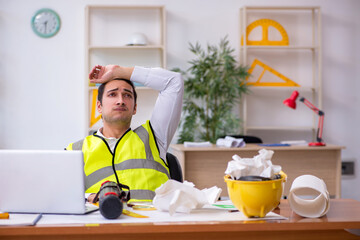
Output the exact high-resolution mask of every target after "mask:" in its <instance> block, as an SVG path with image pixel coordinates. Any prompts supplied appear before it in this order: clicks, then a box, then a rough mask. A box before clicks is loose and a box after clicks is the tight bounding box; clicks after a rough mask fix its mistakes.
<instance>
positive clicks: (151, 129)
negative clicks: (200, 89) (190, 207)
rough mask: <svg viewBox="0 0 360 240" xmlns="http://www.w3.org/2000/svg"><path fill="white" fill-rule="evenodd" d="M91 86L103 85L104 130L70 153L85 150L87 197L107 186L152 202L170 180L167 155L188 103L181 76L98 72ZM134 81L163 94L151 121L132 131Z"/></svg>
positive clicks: (137, 70) (154, 71) (116, 69)
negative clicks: (184, 101)
mask: <svg viewBox="0 0 360 240" xmlns="http://www.w3.org/2000/svg"><path fill="white" fill-rule="evenodd" d="M89 79H90V82H91V83H101V84H102V85H101V86H100V87H99V90H98V101H97V110H98V111H99V113H101V114H102V120H103V127H102V128H100V129H99V130H98V131H97V132H96V133H94V134H93V135H90V136H87V137H86V138H85V139H83V140H80V141H78V142H75V143H72V144H69V146H68V147H67V148H66V149H67V150H82V151H83V153H84V164H85V165H84V171H85V184H86V186H85V188H86V193H91V194H90V196H88V200H89V201H92V199H93V198H94V195H95V194H94V193H96V192H98V191H99V189H100V187H101V184H102V183H103V182H104V181H106V180H109V181H114V182H119V183H121V184H124V185H127V186H129V187H130V193H131V199H132V201H151V200H152V199H153V197H154V196H155V193H154V191H155V189H156V188H158V187H159V186H160V185H161V184H163V183H164V182H166V181H167V180H168V179H169V169H168V166H167V162H166V152H167V149H168V146H169V144H170V142H171V139H172V138H173V136H174V134H175V131H176V128H177V126H178V123H179V120H180V115H181V108H182V98H183V91H184V90H183V89H184V87H183V80H182V78H181V75H180V74H179V73H175V72H170V71H167V70H164V69H160V68H142V67H122V66H117V65H108V66H100V65H97V66H95V67H94V68H93V69H92V70H91V72H90V74H89ZM132 81H134V82H137V83H140V84H143V85H144V86H147V87H150V88H153V89H155V90H158V91H159V96H158V99H157V101H156V104H155V106H154V110H153V113H152V116H151V119H150V121H147V122H146V123H144V124H143V125H141V126H139V127H137V128H136V129H134V130H132V129H131V128H130V124H131V119H132V116H133V115H135V114H136V111H137V105H136V98H137V94H136V91H135V88H134V85H133V83H132Z"/></svg>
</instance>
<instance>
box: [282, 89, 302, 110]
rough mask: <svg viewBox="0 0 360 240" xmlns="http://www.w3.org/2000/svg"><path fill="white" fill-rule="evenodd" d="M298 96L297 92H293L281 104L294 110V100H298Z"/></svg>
mask: <svg viewBox="0 0 360 240" xmlns="http://www.w3.org/2000/svg"><path fill="white" fill-rule="evenodd" d="M298 96H299V92H298V91H294V92H293V93H292V94H291V96H290V97H289V98H288V99H285V100H284V101H283V104H285V105H286V106H288V107H290V108H293V109H296V99H297V98H298Z"/></svg>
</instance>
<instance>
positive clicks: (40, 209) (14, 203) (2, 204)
mask: <svg viewBox="0 0 360 240" xmlns="http://www.w3.org/2000/svg"><path fill="white" fill-rule="evenodd" d="M83 164H84V161H83V154H82V151H64V150H0V196H1V197H0V211H2V212H13V213H55V214H85V213H88V212H91V211H95V210H96V209H97V207H96V206H93V205H92V204H86V205H85V195H84V192H85V184H84V181H85V180H84V169H83V166H84V165H83Z"/></svg>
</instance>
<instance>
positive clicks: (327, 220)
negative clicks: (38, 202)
mask: <svg viewBox="0 0 360 240" xmlns="http://www.w3.org/2000/svg"><path fill="white" fill-rule="evenodd" d="M274 212H276V213H278V214H280V215H282V216H284V217H287V218H288V220H273V221H248V222H246V221H231V222H216V221H212V222H181V223H178V222H177V223H170V222H169V223H127V224H99V225H92V226H86V225H80V224H78V225H56V226H49V225H45V226H44V225H43V226H23V227H0V239H16V238H21V239H23V238H25V237H26V239H63V238H64V237H66V239H104V240H105V239H106V240H109V239H167V240H168V239H187V240H188V239H218V240H219V239H235V238H237V239H238V238H239V236H241V238H244V237H248V238H249V239H251V238H259V239H260V238H261V239H280V238H281V239H286V237H288V238H289V239H290V238H291V239H304V238H305V239H314V238H315V239H359V238H360V237H359V236H355V235H353V234H350V233H348V232H347V231H345V230H344V229H360V202H359V201H355V200H351V199H332V200H331V203H330V210H329V212H328V213H327V215H325V216H324V217H322V218H315V219H311V218H302V217H300V216H299V215H297V214H296V213H294V212H293V211H292V210H291V208H290V206H289V204H288V202H287V200H282V201H281V204H280V206H279V208H278V209H277V210H275V211H274ZM244 239H245V238H244Z"/></svg>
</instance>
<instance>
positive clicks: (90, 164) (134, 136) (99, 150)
mask: <svg viewBox="0 0 360 240" xmlns="http://www.w3.org/2000/svg"><path fill="white" fill-rule="evenodd" d="M67 149H68V150H82V151H83V152H84V163H85V167H84V171H85V175H87V176H85V189H86V192H89V193H90V192H97V191H98V190H99V186H100V184H101V183H102V182H103V181H105V180H110V181H116V178H115V174H114V170H113V167H112V165H111V163H112V161H115V164H114V166H115V169H116V172H117V175H118V177H119V181H120V183H123V184H125V185H128V186H129V187H130V193H131V199H133V200H135V201H136V200H140V201H143V200H145V201H146V200H152V199H153V198H154V196H155V192H154V191H155V189H156V188H157V187H159V186H160V185H161V184H163V183H164V182H166V181H167V180H168V179H169V178H170V174H169V170H168V168H167V165H166V163H165V162H164V161H163V160H162V159H161V158H160V155H159V150H158V147H157V145H156V140H155V137H154V135H153V132H152V129H151V126H150V123H149V122H147V123H146V124H143V125H142V126H140V127H138V128H136V129H135V130H134V131H129V132H127V133H125V134H124V136H123V137H122V138H121V139H120V140H119V141H118V142H117V144H116V146H115V149H114V151H115V156H114V154H113V153H112V152H111V151H110V149H109V147H108V144H107V142H106V140H105V139H103V138H101V137H99V136H97V135H91V136H88V137H86V138H85V139H84V140H82V141H78V142H75V143H73V144H70V145H69V147H68V148H67ZM126 149H129V150H128V151H127V150H126ZM146 176H147V177H146Z"/></svg>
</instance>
